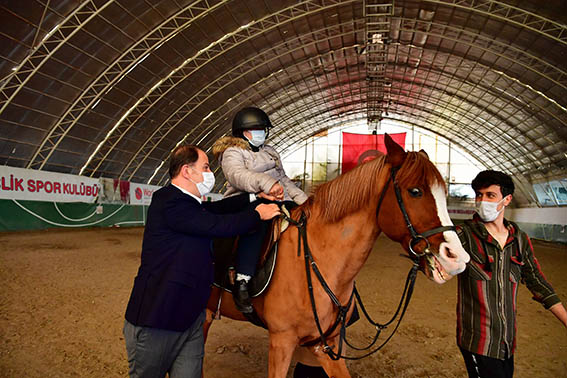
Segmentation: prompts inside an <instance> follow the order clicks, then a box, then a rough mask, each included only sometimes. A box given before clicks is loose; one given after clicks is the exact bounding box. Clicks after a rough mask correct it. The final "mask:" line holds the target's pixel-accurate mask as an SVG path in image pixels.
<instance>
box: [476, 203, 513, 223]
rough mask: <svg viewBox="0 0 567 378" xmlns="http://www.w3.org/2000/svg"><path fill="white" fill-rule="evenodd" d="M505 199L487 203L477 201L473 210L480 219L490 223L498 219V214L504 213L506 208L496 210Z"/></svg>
mask: <svg viewBox="0 0 567 378" xmlns="http://www.w3.org/2000/svg"><path fill="white" fill-rule="evenodd" d="M504 199H506V197H504V198H502V199H501V200H500V201H498V202H488V201H478V202H476V203H475V210H476V212H477V213H478V216H479V217H480V219H482V220H483V221H485V222H492V221H494V220H495V219H496V218H498V214H500V213H501V212H503V211H504V209H505V208H506V206H502V208H501V209H500V210H498V205H500V204H501V203H502V202H503V201H504Z"/></svg>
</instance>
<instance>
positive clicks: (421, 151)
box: [419, 149, 429, 160]
mask: <svg viewBox="0 0 567 378" xmlns="http://www.w3.org/2000/svg"><path fill="white" fill-rule="evenodd" d="M419 153H420V154H421V155H423V156H424V157H426V158H427V160H429V155H427V152H425V150H424V149H421V150H419Z"/></svg>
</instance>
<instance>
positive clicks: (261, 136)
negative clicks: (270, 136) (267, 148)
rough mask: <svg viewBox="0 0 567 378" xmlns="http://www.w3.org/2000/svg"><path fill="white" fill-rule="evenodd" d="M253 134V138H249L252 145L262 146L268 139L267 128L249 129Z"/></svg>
mask: <svg viewBox="0 0 567 378" xmlns="http://www.w3.org/2000/svg"><path fill="white" fill-rule="evenodd" d="M248 131H249V132H250V134H252V138H247V139H248V141H249V142H250V144H251V145H253V146H254V147H260V146H261V145H263V144H264V142H265V141H266V131H265V130H248Z"/></svg>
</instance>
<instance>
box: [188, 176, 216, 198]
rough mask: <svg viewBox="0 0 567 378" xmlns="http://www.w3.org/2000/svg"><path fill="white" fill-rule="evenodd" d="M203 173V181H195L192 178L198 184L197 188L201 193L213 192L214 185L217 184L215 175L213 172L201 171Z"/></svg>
mask: <svg viewBox="0 0 567 378" xmlns="http://www.w3.org/2000/svg"><path fill="white" fill-rule="evenodd" d="M201 173H202V174H203V181H201V182H195V181H193V180H191V179H189V180H191V182H192V183H193V184H195V185H197V190H198V191H199V194H200V195H202V196H204V195H206V194H209V193H210V192H211V190H213V187H214V186H215V175H214V173H213V172H201Z"/></svg>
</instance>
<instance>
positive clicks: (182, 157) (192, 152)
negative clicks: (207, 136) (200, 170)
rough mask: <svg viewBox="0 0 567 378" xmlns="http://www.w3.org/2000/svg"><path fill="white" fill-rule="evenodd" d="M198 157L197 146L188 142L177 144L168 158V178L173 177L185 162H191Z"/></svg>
mask: <svg viewBox="0 0 567 378" xmlns="http://www.w3.org/2000/svg"><path fill="white" fill-rule="evenodd" d="M198 159H199V147H197V146H193V145H190V144H187V145H182V146H177V147H176V148H175V150H173V152H172V153H171V159H170V160H169V178H174V177H175V176H177V175H178V174H179V172H180V171H181V167H183V166H184V165H185V164H193V163H195V162H196V161H197V160H198Z"/></svg>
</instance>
